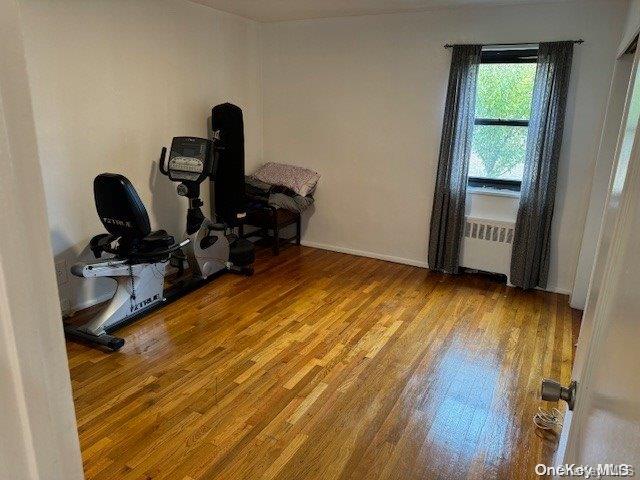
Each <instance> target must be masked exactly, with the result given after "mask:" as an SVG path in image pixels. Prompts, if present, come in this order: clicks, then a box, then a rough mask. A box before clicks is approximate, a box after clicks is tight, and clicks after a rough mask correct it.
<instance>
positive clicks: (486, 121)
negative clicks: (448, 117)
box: [468, 46, 538, 192]
mask: <svg viewBox="0 0 640 480" xmlns="http://www.w3.org/2000/svg"><path fill="white" fill-rule="evenodd" d="M480 63H489V64H501V63H505V64H506V63H538V47H537V46H535V47H526V48H510V49H495V50H483V51H482V54H481V56H480ZM476 125H484V126H508V127H528V126H529V120H511V119H505V118H482V117H476V118H475V119H474V127H475V126H476ZM468 185H469V186H470V187H476V188H493V189H496V190H511V191H516V192H519V191H520V187H521V185H522V182H521V181H520V180H506V179H500V178H489V177H468Z"/></svg>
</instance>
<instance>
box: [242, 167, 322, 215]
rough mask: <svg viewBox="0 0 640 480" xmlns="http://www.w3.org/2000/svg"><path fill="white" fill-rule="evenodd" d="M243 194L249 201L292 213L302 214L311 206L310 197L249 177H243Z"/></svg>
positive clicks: (311, 200) (311, 199)
mask: <svg viewBox="0 0 640 480" xmlns="http://www.w3.org/2000/svg"><path fill="white" fill-rule="evenodd" d="M245 192H246V195H247V197H248V198H249V199H250V200H256V201H258V202H261V203H266V204H268V205H271V206H272V207H275V208H284V209H285V210H291V211H292V212H298V213H302V212H304V211H305V210H306V209H307V208H309V207H310V206H311V205H312V204H313V197H312V196H311V195H308V196H306V197H303V196H302V195H297V194H296V193H295V192H293V191H291V190H289V189H288V188H286V187H281V186H276V185H270V184H268V183H266V182H263V181H261V180H258V179H257V178H255V177H253V176H251V175H248V176H246V177H245Z"/></svg>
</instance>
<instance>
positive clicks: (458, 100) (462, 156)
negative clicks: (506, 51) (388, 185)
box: [428, 45, 482, 273]
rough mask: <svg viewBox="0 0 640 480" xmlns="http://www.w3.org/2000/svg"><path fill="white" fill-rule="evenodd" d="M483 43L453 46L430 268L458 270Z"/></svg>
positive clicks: (432, 232)
mask: <svg viewBox="0 0 640 480" xmlns="http://www.w3.org/2000/svg"><path fill="white" fill-rule="evenodd" d="M481 52H482V46H481V45H456V46H454V47H453V53H452V58H451V71H450V73H449V86H448V89H447V103H446V105H445V110H444V124H443V126H442V140H441V142H440V155H439V160H438V174H437V176H436V189H435V193H434V196H433V210H432V212H431V226H430V234H429V258H428V261H429V268H431V269H432V270H437V271H440V272H445V273H458V267H459V260H458V256H459V251H460V241H461V240H462V232H463V228H464V207H465V198H466V192H467V172H468V170H469V155H470V152H471V139H472V137H473V124H474V120H475V109H476V81H477V77H478V65H479V64H480V54H481Z"/></svg>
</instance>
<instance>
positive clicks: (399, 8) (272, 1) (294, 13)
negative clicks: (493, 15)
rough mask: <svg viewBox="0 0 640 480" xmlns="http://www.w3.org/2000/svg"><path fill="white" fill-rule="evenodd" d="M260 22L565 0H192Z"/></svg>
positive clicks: (559, 0)
mask: <svg viewBox="0 0 640 480" xmlns="http://www.w3.org/2000/svg"><path fill="white" fill-rule="evenodd" d="M192 1H194V2H196V3H201V4H203V5H208V6H210V7H213V8H216V9H218V10H222V11H224V12H229V13H235V14H236V15H240V16H242V17H246V18H251V19H253V20H257V21H260V22H276V21H281V20H302V19H306V18H325V17H345V16H350V15H370V14H377V13H393V12H408V11H416V10H423V9H427V8H431V7H447V6H449V7H452V6H460V5H514V4H522V3H557V2H561V1H568V0H192Z"/></svg>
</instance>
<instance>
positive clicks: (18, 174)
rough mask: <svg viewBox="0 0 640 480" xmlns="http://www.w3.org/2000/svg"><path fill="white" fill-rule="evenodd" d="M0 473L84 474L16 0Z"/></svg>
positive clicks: (5, 211) (4, 51) (5, 61)
mask: <svg viewBox="0 0 640 480" xmlns="http://www.w3.org/2000/svg"><path fill="white" fill-rule="evenodd" d="M0 165H2V174H1V175H0V205H2V208H0V225H2V226H3V231H2V234H1V235H0V478H2V479H3V480H4V479H6V480H9V479H11V480H27V479H28V480H45V479H47V480H79V479H81V478H83V475H82V459H81V457H80V445H79V442H78V435H77V428H76V419H75V415H74V411H73V401H72V395H71V380H70V378H69V368H68V365H67V356H66V351H65V348H64V338H63V334H62V323H61V322H60V307H59V305H58V299H57V291H56V284H55V279H54V275H53V261H52V255H51V245H50V243H49V238H48V233H49V232H48V230H49V229H48V223H47V216H46V206H45V198H44V189H43V185H42V177H41V174H40V165H39V163H38V152H37V148H36V134H35V127H34V119H33V112H32V109H31V98H30V92H29V83H28V77H27V66H26V62H25V56H24V48H23V42H22V33H21V29H20V22H19V12H18V5H17V3H16V1H15V0H3V1H0Z"/></svg>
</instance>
